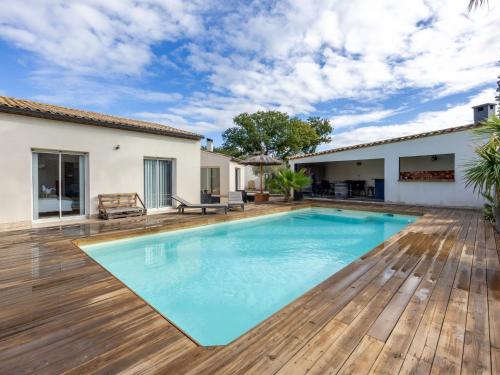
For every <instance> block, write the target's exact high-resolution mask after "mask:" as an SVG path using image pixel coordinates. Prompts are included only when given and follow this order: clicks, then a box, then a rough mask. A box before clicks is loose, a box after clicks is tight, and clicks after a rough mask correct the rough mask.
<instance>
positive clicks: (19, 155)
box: [0, 96, 202, 224]
mask: <svg viewBox="0 0 500 375" xmlns="http://www.w3.org/2000/svg"><path fill="white" fill-rule="evenodd" d="M201 138H202V136H200V135H198V134H194V133H190V132H187V131H183V130H179V129H175V128H172V127H169V126H164V125H160V124H155V123H150V122H144V121H138V120H131V119H126V118H121V117H115V116H109V115H104V114H99V113H95V112H88V111H81V110H76V109H69V108H63V107H58V106H53V105H48V104H42V103H36V102H32V101H28V100H20V99H14V98H9V97H4V96H0V170H1V171H2V178H1V182H0V224H5V223H23V222H24V223H26V222H28V223H29V222H32V221H35V222H37V221H39V220H64V219H69V218H85V217H89V216H94V215H96V214H97V212H98V211H97V195H98V194H105V193H133V192H137V193H138V194H139V196H140V197H141V198H142V199H143V201H144V202H145V204H146V206H147V208H148V212H153V213H154V212H155V211H161V210H164V209H168V208H169V207H170V206H171V205H172V202H171V199H170V194H172V193H177V194H179V195H181V196H182V197H183V198H185V199H186V200H190V201H192V202H199V200H200V193H199V186H200V172H199V171H200V156H199V155H200V151H199V150H200V139H201Z"/></svg>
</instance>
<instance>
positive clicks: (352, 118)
mask: <svg viewBox="0 0 500 375" xmlns="http://www.w3.org/2000/svg"><path fill="white" fill-rule="evenodd" d="M398 112H399V110H394V109H379V110H373V111H369V112H367V113H361V114H351V115H340V116H335V117H332V118H331V119H330V120H331V121H332V124H333V126H334V128H335V129H342V128H345V127H349V126H352V125H362V124H366V123H369V122H378V121H381V120H383V119H385V118H388V117H391V116H394V115H395V114H396V113H398Z"/></svg>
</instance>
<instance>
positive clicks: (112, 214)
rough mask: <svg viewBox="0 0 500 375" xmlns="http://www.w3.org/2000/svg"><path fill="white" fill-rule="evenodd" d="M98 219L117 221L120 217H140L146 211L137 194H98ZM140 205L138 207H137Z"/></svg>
mask: <svg viewBox="0 0 500 375" xmlns="http://www.w3.org/2000/svg"><path fill="white" fill-rule="evenodd" d="M98 199H99V217H100V218H101V219H105V220H108V219H117V218H120V217H129V216H142V215H145V214H146V212H147V210H146V207H145V206H144V203H143V202H142V200H141V198H140V197H139V194H137V193H125V194H124V193H120V194H99V195H98ZM138 203H140V205H138Z"/></svg>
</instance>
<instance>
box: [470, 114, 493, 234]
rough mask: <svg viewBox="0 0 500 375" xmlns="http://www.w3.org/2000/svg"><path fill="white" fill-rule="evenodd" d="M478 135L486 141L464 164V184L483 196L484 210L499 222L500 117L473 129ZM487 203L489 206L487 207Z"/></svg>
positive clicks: (490, 119)
mask: <svg viewBox="0 0 500 375" xmlns="http://www.w3.org/2000/svg"><path fill="white" fill-rule="evenodd" d="M475 133H476V134H477V135H478V136H481V137H484V136H487V137H488V142H487V143H486V144H484V145H482V146H480V147H478V148H476V150H475V152H476V155H477V158H476V159H474V160H472V161H470V162H469V163H467V164H466V168H465V180H466V186H472V188H473V189H474V191H477V192H478V193H479V194H481V195H482V196H483V197H485V198H486V199H487V200H488V201H489V203H488V204H487V205H486V207H485V208H486V211H488V210H491V211H492V212H493V213H494V215H492V216H494V217H495V220H496V222H497V227H498V225H499V224H500V216H499V214H500V119H499V118H498V117H495V116H493V117H491V118H489V119H488V120H486V121H485V122H483V123H482V126H481V127H480V128H477V129H476V130H475ZM488 205H489V206H490V207H488Z"/></svg>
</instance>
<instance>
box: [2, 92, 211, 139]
mask: <svg viewBox="0 0 500 375" xmlns="http://www.w3.org/2000/svg"><path fill="white" fill-rule="evenodd" d="M0 112H6V113H11V114H18V115H24V116H32V117H40V118H46V119H52V120H59V121H67V122H74V123H78V124H87V125H94V126H102V127H106V128H115V129H122V130H132V131H138V132H144V133H151V134H159V135H165V136H169V137H178V138H188V139H201V138H203V136H202V135H199V134H195V133H191V132H188V131H185V130H180V129H176V128H173V127H171V126H167V125H162V124H157V123H154V122H147V121H140V120H133V119H128V118H124V117H117V116H111V115H106V114H103V113H97V112H90V111H83V110H80V109H73V108H66V107H60V106H56V105H51V104H44V103H38V102H33V101H31V100H24V99H16V98H11V97H8V96H0Z"/></svg>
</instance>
